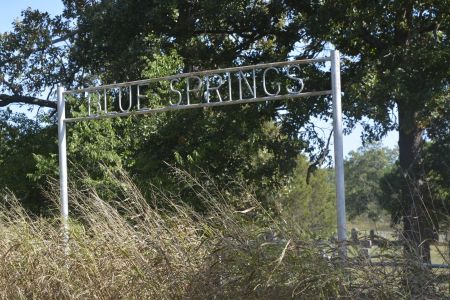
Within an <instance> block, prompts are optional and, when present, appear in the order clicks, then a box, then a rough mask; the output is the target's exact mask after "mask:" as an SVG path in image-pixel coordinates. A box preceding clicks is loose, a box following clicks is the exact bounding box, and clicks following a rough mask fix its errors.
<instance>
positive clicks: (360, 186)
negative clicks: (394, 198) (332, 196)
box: [344, 143, 398, 221]
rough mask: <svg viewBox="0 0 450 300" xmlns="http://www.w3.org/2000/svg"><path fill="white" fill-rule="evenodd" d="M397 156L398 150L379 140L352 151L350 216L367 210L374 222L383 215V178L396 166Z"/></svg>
mask: <svg viewBox="0 0 450 300" xmlns="http://www.w3.org/2000/svg"><path fill="white" fill-rule="evenodd" d="M397 156H398V153H397V151H395V150H391V149H389V148H384V147H382V146H381V144H378V143H374V144H369V145H366V146H365V147H360V148H359V149H358V150H357V151H352V152H350V153H349V154H348V157H347V158H346V160H345V163H344V167H345V179H346V180H345V189H346V191H345V194H346V202H347V215H348V216H349V218H350V219H352V218H354V217H357V216H359V215H361V214H363V213H367V215H368V217H369V218H371V219H372V220H374V221H375V220H376V219H377V218H378V217H379V212H380V210H381V207H380V202H381V201H380V200H381V198H382V196H383V193H382V191H381V188H380V181H381V180H382V178H383V176H384V175H385V174H386V173H388V172H390V171H391V169H392V168H393V167H394V164H395V160H396V159H397ZM371 208H375V209H371ZM377 208H378V209H377Z"/></svg>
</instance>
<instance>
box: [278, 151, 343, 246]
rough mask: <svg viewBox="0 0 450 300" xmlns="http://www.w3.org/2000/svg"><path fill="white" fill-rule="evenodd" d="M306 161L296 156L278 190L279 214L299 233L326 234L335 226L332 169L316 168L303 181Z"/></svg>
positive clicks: (302, 157) (306, 170)
mask: <svg viewBox="0 0 450 300" xmlns="http://www.w3.org/2000/svg"><path fill="white" fill-rule="evenodd" d="M308 167H309V165H308V161H307V158H306V157H304V156H299V158H298V159H297V166H296V168H295V171H294V176H293V177H292V178H290V180H289V182H288V183H287V184H286V185H285V186H284V188H283V189H282V190H281V192H280V194H279V196H278V198H277V203H278V205H279V207H280V211H281V215H282V217H283V218H284V219H285V220H286V222H287V223H288V224H291V225H292V227H293V228H294V230H296V231H297V232H298V233H299V234H305V233H306V234H308V235H313V236H316V237H318V236H320V237H322V238H327V237H329V236H330V234H332V233H333V232H335V229H336V204H335V199H336V197H335V187H334V176H333V170H332V169H317V170H316V171H315V172H314V174H313V175H312V176H310V179H309V184H308V183H307V182H306V177H307V173H308Z"/></svg>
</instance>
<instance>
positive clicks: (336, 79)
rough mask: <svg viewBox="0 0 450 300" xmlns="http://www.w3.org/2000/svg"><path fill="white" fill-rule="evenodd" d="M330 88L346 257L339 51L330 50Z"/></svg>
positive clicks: (339, 213)
mask: <svg viewBox="0 0 450 300" xmlns="http://www.w3.org/2000/svg"><path fill="white" fill-rule="evenodd" d="M330 57H331V86H332V90H333V130H334V131H333V135H334V168H335V170H336V214H337V232H338V244H339V254H340V255H341V257H342V258H343V259H345V258H346V257H347V245H346V241H347V224H346V217H345V189H344V149H343V130H342V105H341V70H340V69H341V68H340V55H339V51H337V50H331V53H330Z"/></svg>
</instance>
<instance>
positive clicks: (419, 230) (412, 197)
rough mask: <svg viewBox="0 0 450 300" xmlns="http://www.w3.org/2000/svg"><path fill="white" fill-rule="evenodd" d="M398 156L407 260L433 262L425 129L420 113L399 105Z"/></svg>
mask: <svg viewBox="0 0 450 300" xmlns="http://www.w3.org/2000/svg"><path fill="white" fill-rule="evenodd" d="M398 114H399V152H400V153H399V156H400V169H401V174H402V177H403V178H402V180H401V182H402V184H401V197H402V209H403V211H402V216H403V234H404V238H405V254H406V255H407V257H408V258H410V259H413V260H414V261H419V262H422V263H430V262H431V257H430V240H431V239H432V236H433V235H432V233H433V231H432V228H433V227H432V222H431V220H430V219H429V217H428V215H427V210H426V200H425V198H424V193H422V190H423V187H422V185H423V180H422V179H423V172H422V171H421V166H420V165H421V147H422V143H423V138H422V136H423V129H422V128H420V126H419V124H418V122H417V116H418V113H417V111H416V110H414V108H412V107H410V106H408V105H407V104H400V103H399V104H398Z"/></svg>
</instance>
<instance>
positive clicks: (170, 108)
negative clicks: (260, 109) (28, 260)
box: [64, 90, 332, 123]
mask: <svg viewBox="0 0 450 300" xmlns="http://www.w3.org/2000/svg"><path fill="white" fill-rule="evenodd" d="M331 94H332V91H331V90H328V91H317V92H305V93H300V94H294V95H277V96H269V97H262V98H251V99H243V100H228V101H222V102H210V103H196V104H190V105H171V106H165V107H161V108H153V109H141V110H136V111H129V112H120V113H108V114H103V115H92V116H88V117H80V118H66V119H65V120H64V122H66V123H72V122H79V121H89V120H99V119H108V118H114V117H127V116H134V115H145V114H153V113H161V112H167V111H175V110H186V109H193V108H202V107H216V106H227V105H234V104H246V103H254V102H264V101H274V100H283V99H292V98H304V97H312V96H324V95H331Z"/></svg>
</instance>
